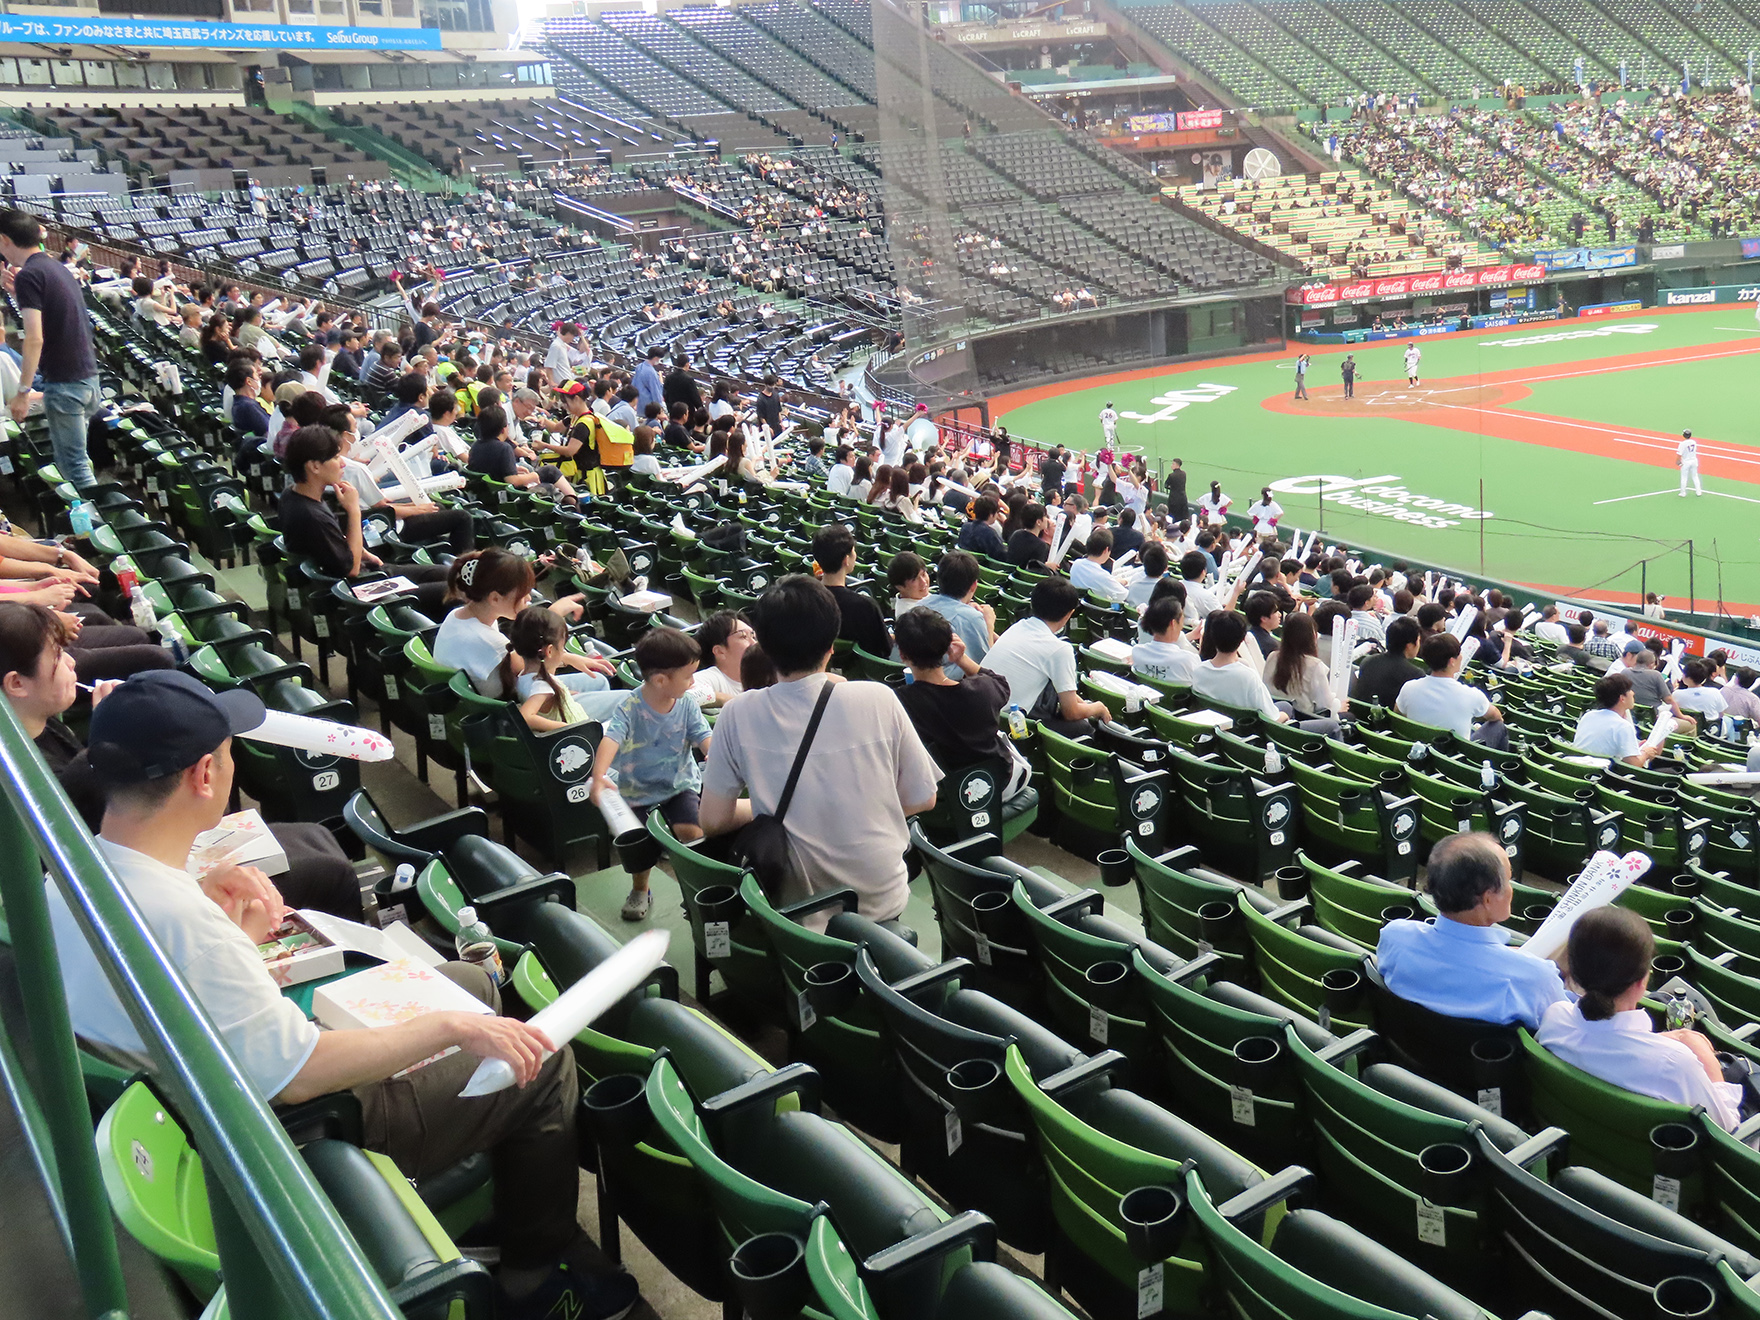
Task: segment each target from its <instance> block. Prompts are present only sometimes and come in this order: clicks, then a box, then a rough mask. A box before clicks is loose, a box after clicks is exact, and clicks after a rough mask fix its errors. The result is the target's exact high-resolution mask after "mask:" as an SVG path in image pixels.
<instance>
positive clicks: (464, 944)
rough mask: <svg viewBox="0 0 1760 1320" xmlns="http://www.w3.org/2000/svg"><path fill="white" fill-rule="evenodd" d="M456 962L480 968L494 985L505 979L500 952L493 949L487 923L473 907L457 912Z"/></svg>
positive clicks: (492, 940) (462, 908) (493, 939)
mask: <svg viewBox="0 0 1760 1320" xmlns="http://www.w3.org/2000/svg"><path fill="white" fill-rule="evenodd" d="M458 960H459V961H460V962H463V963H470V964H471V965H472V966H475V967H481V968H482V969H483V970H484V971H485V972H487V973H488V974H489V979H490V980H491V981H493V982H495V984H496V985H500V984H501V983H502V981H503V980H504V979H506V973H505V972H504V971H503V970H502V967H501V950H499V949H498V948H496V947H495V937H494V936H493V935H491V934H490V933H489V923H488V922H486V921H484V920H483V919H482V918H480V917H478V916H477V910H476V909H475V908H474V907H469V906H466V907H461V908H460V909H459V910H458Z"/></svg>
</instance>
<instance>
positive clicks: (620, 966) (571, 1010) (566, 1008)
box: [459, 930, 672, 1097]
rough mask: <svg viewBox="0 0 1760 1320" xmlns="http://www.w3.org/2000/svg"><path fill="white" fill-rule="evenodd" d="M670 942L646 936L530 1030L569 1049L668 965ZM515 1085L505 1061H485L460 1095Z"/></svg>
mask: <svg viewBox="0 0 1760 1320" xmlns="http://www.w3.org/2000/svg"><path fill="white" fill-rule="evenodd" d="M671 941H672V933H671V932H670V931H665V930H645V931H643V932H642V933H641V934H640V935H638V936H636V937H635V938H634V939H633V940H631V941H630V942H629V943H628V944H626V945H624V946H623V947H622V948H621V949H619V950H618V951H617V952H616V953H614V954H612V955H611V956H610V957H609V958H607V959H606V960H605V961H604V962H602V963H600V964H599V965H598V966H597V967H595V968H594V969H593V970H592V971H590V972H588V973H587V974H586V975H585V976H583V977H582V978H581V979H580V980H578V981H576V982H575V983H574V984H573V985H571V986H569V987H568V989H566V990H564V991H563V992H562V993H561V994H560V995H558V996H557V997H556V1000H555V1002H553V1003H552V1004H550V1006H549V1007H547V1008H543V1009H540V1010H539V1011H538V1012H537V1013H534V1014H533V1015H532V1017H531V1020H530V1023H529V1025H531V1026H533V1027H536V1028H537V1029H538V1030H539V1031H541V1032H543V1033H544V1035H545V1036H547V1037H548V1038H549V1040H550V1043H551V1044H552V1045H556V1046H558V1048H560V1047H561V1046H562V1045H566V1044H567V1043H568V1042H569V1041H571V1040H573V1039H574V1038H575V1037H576V1036H578V1035H580V1033H581V1032H582V1031H584V1030H586V1028H587V1025H588V1024H589V1023H591V1022H592V1021H593V1020H594V1019H596V1018H597V1017H599V1016H600V1014H602V1013H604V1012H605V1011H606V1010H607V1009H608V1008H610V1007H611V1006H612V1005H613V1004H615V1003H616V1002H617V1001H618V1000H620V999H622V998H623V997H624V996H625V995H627V994H628V993H629V992H630V991H631V990H634V989H635V988H636V987H637V986H639V985H640V984H641V983H642V982H643V981H646V980H647V979H648V977H649V976H651V975H652V974H653V971H654V969H655V968H656V967H658V966H659V965H660V964H661V963H662V962H664V961H665V960H666V946H667V945H668V944H669V943H671ZM552 1053H554V1051H552ZM545 1057H546V1058H548V1057H549V1056H548V1055H546V1056H545ZM513 1082H514V1077H513V1068H512V1066H511V1065H510V1064H508V1063H507V1061H506V1060H504V1059H484V1060H483V1061H482V1062H481V1063H480V1064H478V1065H477V1070H476V1071H475V1072H474V1073H472V1074H471V1079H470V1081H468V1082H466V1083H465V1087H464V1090H462V1091H460V1092H459V1095H460V1096H461V1097H463V1096H479V1095H493V1094H495V1092H497V1091H505V1090H506V1089H507V1088H508V1087H510V1086H512V1085H513Z"/></svg>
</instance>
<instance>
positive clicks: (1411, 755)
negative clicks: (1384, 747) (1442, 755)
mask: <svg viewBox="0 0 1760 1320" xmlns="http://www.w3.org/2000/svg"><path fill="white" fill-rule="evenodd" d="M1429 755H1430V745H1429V744H1428V743H1423V742H1415V743H1413V744H1412V750H1411V751H1409V752H1407V753H1406V760H1407V761H1409V762H1411V763H1412V764H1413V765H1418V764H1421V763H1422V762H1423V760H1424V758H1425V757H1427V756H1429Z"/></svg>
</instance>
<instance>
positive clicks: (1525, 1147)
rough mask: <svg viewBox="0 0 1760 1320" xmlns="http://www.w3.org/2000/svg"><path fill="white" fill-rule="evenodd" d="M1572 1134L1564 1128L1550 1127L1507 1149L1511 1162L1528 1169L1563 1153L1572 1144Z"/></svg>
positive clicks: (1506, 1154) (1506, 1152) (1506, 1153)
mask: <svg viewBox="0 0 1760 1320" xmlns="http://www.w3.org/2000/svg"><path fill="white" fill-rule="evenodd" d="M1570 1140H1571V1134H1570V1133H1568V1132H1566V1131H1565V1130H1564V1129H1563V1128H1559V1127H1549V1128H1545V1129H1543V1130H1541V1131H1540V1132H1538V1133H1536V1134H1535V1135H1534V1136H1531V1137H1529V1138H1528V1139H1527V1140H1526V1141H1524V1142H1523V1143H1522V1144H1521V1145H1519V1146H1517V1147H1516V1148H1515V1149H1514V1150H1510V1151H1505V1152H1504V1154H1505V1156H1506V1157H1507V1158H1508V1159H1509V1162H1510V1163H1511V1164H1514V1165H1517V1166H1518V1167H1520V1168H1523V1169H1526V1168H1528V1167H1529V1166H1530V1165H1533V1164H1536V1163H1538V1162H1539V1161H1541V1160H1543V1159H1547V1158H1549V1157H1551V1156H1553V1155H1559V1154H1562V1153H1563V1152H1564V1150H1565V1148H1566V1147H1567V1146H1569V1145H1570Z"/></svg>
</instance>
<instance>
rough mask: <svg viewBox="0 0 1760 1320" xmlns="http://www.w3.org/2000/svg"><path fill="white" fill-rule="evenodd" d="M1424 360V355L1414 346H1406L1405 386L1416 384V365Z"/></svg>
mask: <svg viewBox="0 0 1760 1320" xmlns="http://www.w3.org/2000/svg"><path fill="white" fill-rule="evenodd" d="M1423 360H1424V354H1423V353H1422V352H1421V351H1420V350H1419V348H1418V346H1417V345H1416V344H1407V345H1406V384H1408V385H1416V384H1417V383H1418V363H1420V362H1421V361H1423Z"/></svg>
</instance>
